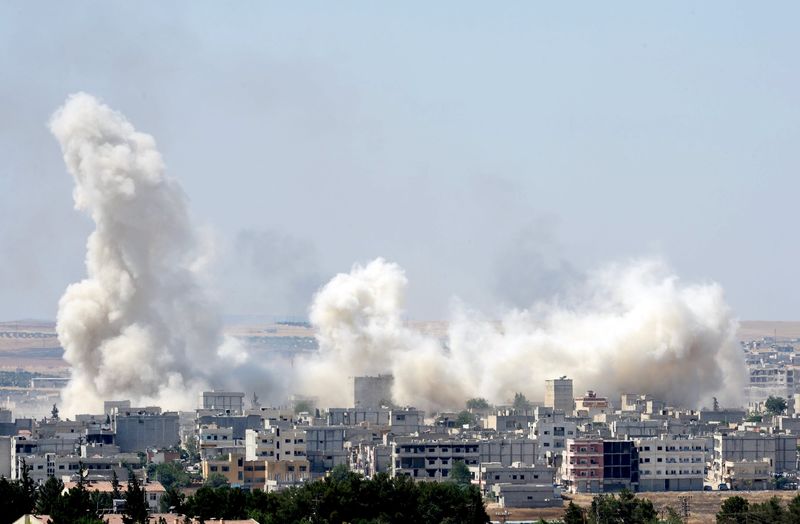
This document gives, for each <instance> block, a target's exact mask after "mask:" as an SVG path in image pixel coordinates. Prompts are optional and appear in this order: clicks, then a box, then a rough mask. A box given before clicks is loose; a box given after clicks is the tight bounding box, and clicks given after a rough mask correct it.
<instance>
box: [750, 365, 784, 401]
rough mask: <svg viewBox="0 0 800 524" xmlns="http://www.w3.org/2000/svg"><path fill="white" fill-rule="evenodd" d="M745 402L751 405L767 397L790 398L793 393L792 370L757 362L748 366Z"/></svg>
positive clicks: (782, 366)
mask: <svg viewBox="0 0 800 524" xmlns="http://www.w3.org/2000/svg"><path fill="white" fill-rule="evenodd" d="M748 371H749V380H748V384H747V400H748V402H750V403H751V404H755V403H759V402H764V401H766V400H767V398H768V397H770V396H773V397H782V398H791V397H792V396H793V395H794V393H795V380H794V368H792V367H789V366H784V365H782V364H767V363H763V362H758V363H755V364H751V365H749V366H748Z"/></svg>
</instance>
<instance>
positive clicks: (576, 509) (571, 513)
mask: <svg viewBox="0 0 800 524" xmlns="http://www.w3.org/2000/svg"><path fill="white" fill-rule="evenodd" d="M585 522H586V512H585V511H584V510H583V508H581V507H580V506H578V505H577V504H575V503H574V502H572V501H571V500H570V501H569V504H567V509H566V510H565V511H564V524H584V523H585Z"/></svg>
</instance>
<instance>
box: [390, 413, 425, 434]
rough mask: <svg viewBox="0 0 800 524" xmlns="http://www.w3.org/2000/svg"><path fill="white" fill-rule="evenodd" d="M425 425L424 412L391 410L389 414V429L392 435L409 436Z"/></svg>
mask: <svg viewBox="0 0 800 524" xmlns="http://www.w3.org/2000/svg"><path fill="white" fill-rule="evenodd" d="M424 424H425V412H424V411H420V410H418V409H414V408H403V409H392V410H391V411H390V412H389V429H390V430H391V432H392V434H394V435H409V434H411V433H416V432H418V431H419V429H420V427H421V426H423V425H424Z"/></svg>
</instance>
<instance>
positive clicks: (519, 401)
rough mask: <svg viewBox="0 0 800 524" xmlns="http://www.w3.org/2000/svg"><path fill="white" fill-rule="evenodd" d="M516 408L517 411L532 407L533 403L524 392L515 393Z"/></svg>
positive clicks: (514, 405)
mask: <svg viewBox="0 0 800 524" xmlns="http://www.w3.org/2000/svg"><path fill="white" fill-rule="evenodd" d="M513 407H514V410H515V411H517V412H524V411H527V410H529V409H530V408H531V403H530V402H529V401H528V399H527V398H525V395H523V394H522V393H514V404H513Z"/></svg>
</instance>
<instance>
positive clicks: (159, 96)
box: [0, 1, 800, 319]
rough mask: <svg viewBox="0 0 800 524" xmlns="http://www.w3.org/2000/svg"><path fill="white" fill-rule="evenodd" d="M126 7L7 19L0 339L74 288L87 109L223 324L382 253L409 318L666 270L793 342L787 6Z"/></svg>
mask: <svg viewBox="0 0 800 524" xmlns="http://www.w3.org/2000/svg"><path fill="white" fill-rule="evenodd" d="M111 4H112V3H109V2H69V3H67V2H55V1H54V2H23V1H19V2H3V3H2V4H0V71H2V82H0V289H2V291H0V319H13V318H22V317H37V318H54V316H55V312H56V309H57V301H58V298H59V296H60V295H61V294H62V292H63V290H64V288H65V287H66V286H67V285H68V284H69V283H70V282H73V281H76V280H79V279H80V278H81V277H82V276H83V275H84V273H85V270H84V268H83V257H84V246H85V241H86V236H87V235H88V233H89V232H90V231H91V224H90V223H89V220H88V219H87V218H86V217H84V216H82V215H80V214H78V213H77V212H75V211H74V210H73V209H72V196H71V191H72V181H71V179H70V177H69V176H68V175H67V173H66V170H65V167H64V165H63V162H62V160H61V154H60V151H59V148H58V145H57V143H56V141H55V140H54V139H53V138H52V137H51V136H50V134H49V132H48V131H47V129H46V122H47V120H48V118H49V116H50V114H51V113H52V112H53V111H54V110H55V109H56V108H57V107H58V106H59V105H60V104H61V103H63V101H64V99H65V98H66V96H67V95H68V94H69V93H72V92H75V91H86V92H89V93H91V94H94V95H96V96H98V97H100V98H101V99H102V100H104V101H105V102H106V103H108V104H109V105H111V106H112V107H114V108H115V109H118V110H120V111H122V112H123V113H124V114H125V115H126V116H127V117H128V118H129V119H130V120H131V121H132V122H133V124H134V125H135V126H136V127H137V128H138V129H139V130H141V131H145V132H148V133H150V134H152V135H154V136H155V137H156V140H157V142H158V145H159V149H160V150H161V152H162V154H163V156H164V158H165V161H166V163H167V166H168V170H169V173H170V175H171V176H173V177H175V178H176V179H178V180H179V181H180V183H181V184H182V186H183V188H184V190H185V191H186V193H187V195H188V197H189V200H190V205H191V209H192V212H193V213H194V216H195V218H196V220H197V221H198V223H199V224H200V225H201V226H202V227H203V228H204V229H205V230H206V231H207V232H208V234H209V236H210V237H212V238H213V239H214V245H215V247H216V249H215V258H214V261H213V265H212V270H213V273H212V279H211V284H210V285H211V286H212V289H213V290H214V291H213V292H214V294H215V295H216V296H217V297H218V299H219V300H220V301H221V302H222V304H223V305H224V308H225V311H226V312H227V313H251V314H303V313H304V310H305V308H306V305H307V303H308V301H309V299H310V295H311V293H313V291H314V289H316V287H317V286H318V285H319V284H320V283H321V282H324V281H325V280H327V279H328V278H330V277H331V276H332V275H333V274H335V273H336V272H339V271H346V270H348V269H349V268H350V266H351V265H352V264H353V263H354V262H366V261H368V260H370V259H371V258H374V257H375V256H379V255H380V256H384V257H386V258H387V259H390V260H393V261H396V262H398V263H399V264H400V265H402V266H403V267H404V268H405V269H406V270H407V275H408V277H409V280H410V289H409V315H410V316H411V317H414V318H442V317H444V316H446V311H447V308H448V306H449V304H450V301H451V300H452V299H453V297H455V296H457V297H460V298H461V299H463V300H464V301H465V302H467V303H469V304H472V305H474V306H475V307H478V308H481V309H484V310H486V311H492V310H494V309H495V308H497V307H499V306H501V305H523V304H526V303H530V302H533V301H534V300H535V299H537V298H541V297H542V296H547V295H549V294H551V293H553V292H555V291H557V290H558V289H559V287H560V286H561V285H563V282H565V281H569V279H571V278H572V277H573V276H574V275H578V274H580V273H581V272H583V271H586V270H589V269H591V268H593V267H596V266H598V265H602V264H605V263H608V262H613V261H619V260H626V259H628V258H630V257H638V256H660V257H663V258H665V259H666V260H667V261H668V262H669V263H670V264H672V266H673V267H674V268H675V270H676V271H677V272H678V274H680V275H681V277H682V278H684V279H687V280H693V281H708V280H714V281H717V282H719V283H721V284H722V285H723V286H724V288H725V289H726V292H727V297H728V299H729V302H730V303H731V305H732V306H733V308H734V310H735V311H736V312H737V314H738V315H739V316H740V317H741V318H749V319H800V281H798V279H797V275H798V269H799V268H798V266H800V264H798V261H799V260H800V244H799V243H798V242H797V240H796V238H795V230H796V226H797V223H798V221H799V219H798V217H797V212H798V211H797V207H798V206H797V203H796V202H797V198H798V195H799V194H800V193H799V190H800V177H799V176H798V175H800V173H799V172H798V168H799V167H800V61H799V60H798V50H799V49H800V32H798V31H797V22H798V19H800V4H798V3H797V2H771V3H768V4H765V3H756V2H748V3H736V2H729V1H725V2H664V3H661V4H659V5H656V4H654V3H650V2H630V3H622V2H618V3H613V4H609V3H605V2H584V3H569V5H567V4H565V3H563V2H550V3H544V2H519V3H515V2H503V3H485V2H476V3H469V2H463V1H459V2H435V3H434V2H419V3H412V2H397V3H394V4H393V5H389V3H388V2H363V3H350V2H321V3H312V2H302V3H301V2H283V3H277V2H276V3H267V2H235V3H234V2H230V3H229V4H230V5H229V6H227V7H222V3H220V2H194V1H193V2H131V3H127V4H125V5H123V4H122V3H113V5H111Z"/></svg>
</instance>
